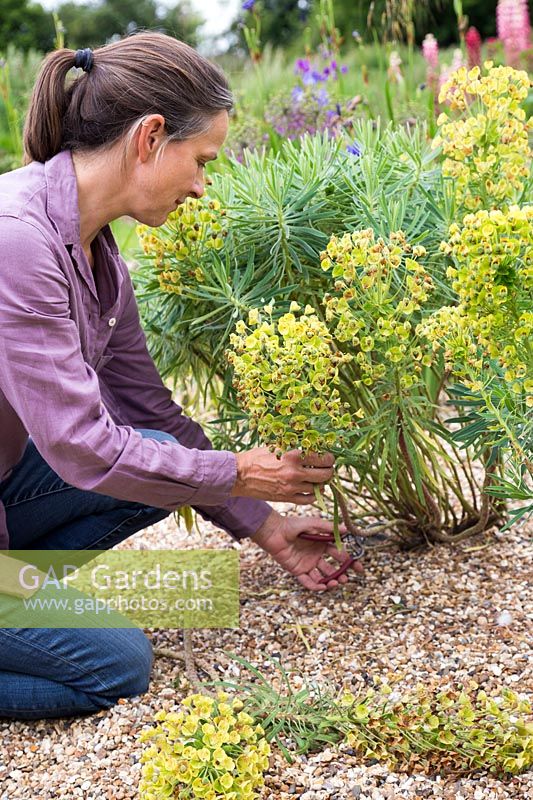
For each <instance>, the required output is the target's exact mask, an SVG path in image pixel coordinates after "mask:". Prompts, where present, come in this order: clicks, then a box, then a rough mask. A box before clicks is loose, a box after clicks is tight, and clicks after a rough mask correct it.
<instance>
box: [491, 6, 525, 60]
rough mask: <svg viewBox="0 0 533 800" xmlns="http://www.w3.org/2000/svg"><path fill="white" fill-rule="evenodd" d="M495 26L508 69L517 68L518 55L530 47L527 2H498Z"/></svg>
mask: <svg viewBox="0 0 533 800" xmlns="http://www.w3.org/2000/svg"><path fill="white" fill-rule="evenodd" d="M496 26H497V30H498V37H499V38H500V39H501V41H502V42H503V46H504V50H505V59H506V61H507V64H508V65H509V66H510V67H514V66H518V62H519V58H520V54H521V53H522V52H523V51H524V50H529V48H530V46H531V23H530V21H529V11H528V7H527V0H498V5H497V7H496Z"/></svg>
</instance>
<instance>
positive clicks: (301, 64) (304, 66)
mask: <svg viewBox="0 0 533 800" xmlns="http://www.w3.org/2000/svg"><path fill="white" fill-rule="evenodd" d="M310 69H311V64H310V63H309V59H308V58H299V59H298V60H297V62H296V66H295V67H294V71H295V72H296V73H298V72H301V73H302V74H303V75H305V73H306V72H309V70H310Z"/></svg>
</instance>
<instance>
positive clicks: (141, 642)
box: [0, 429, 176, 719]
mask: <svg viewBox="0 0 533 800" xmlns="http://www.w3.org/2000/svg"><path fill="white" fill-rule="evenodd" d="M139 433H141V434H142V436H144V437H147V438H152V439H157V440H158V441H163V440H173V441H176V440H175V439H174V437H173V436H171V435H170V434H168V433H164V432H162V431H154V430H144V429H143V430H139ZM0 498H1V499H2V502H3V503H4V505H5V508H6V517H7V525H8V529H9V533H10V549H12V550H25V549H31V550H94V549H98V550H105V549H108V548H111V547H113V546H114V545H116V544H118V542H121V541H122V540H123V539H126V538H127V537H128V536H131V535H132V534H133V533H136V532H137V531H139V530H142V529H143V528H146V527H147V526H148V525H152V524H154V523H155V522H159V521H160V520H162V519H164V518H165V517H167V516H168V515H169V514H170V513H171V512H169V511H166V510H165V509H162V508H155V507H151V506H145V505H142V504H140V503H132V502H128V501H126V500H117V499H115V498H113V497H109V496H107V495H104V494H97V493H96V492H85V491H82V490H81V489H76V488H75V487H73V486H70V485H69V484H67V483H65V482H64V481H63V480H61V478H60V477H59V476H58V475H57V474H56V473H55V472H54V471H53V470H52V469H51V468H50V467H49V466H48V464H47V463H46V461H44V460H43V458H42V457H41V456H40V454H39V453H38V451H37V449H36V447H35V445H34V444H33V442H32V441H31V439H30V440H29V441H28V445H27V448H26V451H25V453H24V455H23V457H22V459H21V461H20V462H19V463H18V464H17V465H16V467H15V468H14V470H13V472H12V473H11V475H10V476H9V478H7V480H5V481H3V482H2V483H0ZM89 560H90V559H89ZM152 661H153V653H152V647H151V644H150V642H149V640H148V638H147V637H146V636H145V635H144V633H143V632H142V631H141V630H139V629H138V628H127V627H125V628H108V629H105V628H103V629H99V628H78V629H70V628H55V629H54V628H41V629H39V628H0V717H9V718H11V719H43V718H45V717H69V716H78V715H82V714H93V713H96V712H97V711H100V710H101V709H103V708H109V707H110V706H112V705H114V704H115V703H116V701H117V700H118V699H119V698H120V697H130V696H131V695H138V694H142V693H143V692H145V691H146V690H147V688H148V682H149V677H150V671H151V667H152Z"/></svg>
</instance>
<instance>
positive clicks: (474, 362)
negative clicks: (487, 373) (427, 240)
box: [426, 205, 533, 403]
mask: <svg viewBox="0 0 533 800" xmlns="http://www.w3.org/2000/svg"><path fill="white" fill-rule="evenodd" d="M442 250H443V252H444V253H446V255H448V256H449V257H450V258H451V259H452V261H453V266H450V267H449V269H448V277H449V278H450V279H451V281H452V287H453V289H454V290H455V292H456V293H457V299H458V305H457V307H455V308H441V309H439V311H437V312H435V313H434V314H433V316H432V318H431V319H430V321H429V322H428V324H427V329H426V333H427V335H428V336H429V337H430V338H431V339H432V341H433V342H434V347H437V348H439V347H441V345H442V344H443V343H444V345H445V353H446V356H447V361H448V365H449V368H450V369H452V371H453V372H454V373H455V374H457V375H461V376H462V377H464V376H467V375H468V374H471V373H472V372H473V371H475V370H478V371H480V370H481V369H482V367H483V365H484V361H486V362H487V366H488V361H490V360H491V359H493V360H494V359H495V360H497V361H498V363H499V364H500V366H501V367H502V369H503V370H504V380H505V381H506V382H507V383H508V384H509V385H510V387H511V389H512V390H513V391H517V392H519V393H521V392H522V391H523V390H524V384H523V382H522V379H523V378H524V377H525V376H526V374H528V373H531V372H532V371H533V362H532V353H531V341H533V312H532V311H531V309H532V308H533V206H525V207H523V208H520V207H518V206H514V205H512V206H510V207H509V208H508V209H507V210H505V211H502V210H499V209H492V210H486V209H482V210H480V211H477V212H476V213H475V214H467V215H466V216H465V217H464V219H463V223H462V225H457V224H454V225H452V226H451V227H450V230H449V237H448V240H447V241H446V242H444V243H443V245H442ZM526 402H528V403H529V402H530V401H529V400H528V399H527V398H526Z"/></svg>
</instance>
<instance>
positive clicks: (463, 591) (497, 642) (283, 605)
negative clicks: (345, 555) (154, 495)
mask: <svg viewBox="0 0 533 800" xmlns="http://www.w3.org/2000/svg"><path fill="white" fill-rule="evenodd" d="M278 508H279V509H280V510H281V511H285V512H286V513H290V514H293V513H294V508H293V507H292V506H286V507H284V506H282V505H280V506H278ZM297 513H299V514H300V513H301V514H304V513H306V512H305V510H304V509H298V512H297ZM307 513H308V512H307ZM200 525H201V528H202V534H203V538H202V539H201V540H200V539H198V540H195V542H194V543H193V544H192V546H195V547H198V546H200V545H201V546H202V547H216V548H221V547H226V548H227V547H228V546H233V545H228V537H227V535H226V534H224V533H223V532H220V531H216V530H215V528H214V527H213V526H211V525H210V524H209V523H208V522H206V521H203V520H200ZM489 542H490V545H489V546H488V547H486V548H485V549H483V550H480V551H472V552H470V553H469V552H465V551H463V550H462V546H461V545H458V546H456V547H455V548H453V547H444V546H442V547H441V546H439V547H433V548H431V549H427V550H417V551H416V552H410V551H405V552H402V551H400V550H398V549H396V548H390V549H383V550H373V551H370V550H369V551H368V553H367V555H366V556H365V568H366V572H365V577H364V578H363V579H360V578H358V579H357V580H355V579H354V581H353V582H352V581H350V582H349V583H348V584H346V586H345V587H344V588H343V589H342V590H341V591H339V592H336V593H332V594H327V595H321V596H317V595H315V594H312V593H310V592H306V591H305V590H304V589H303V588H302V587H301V586H300V585H299V584H298V583H297V582H295V581H294V580H293V579H292V578H290V576H288V575H285V574H284V573H282V571H281V570H280V569H279V568H278V566H277V565H276V564H275V563H274V562H273V561H272V560H271V559H269V558H268V557H267V556H266V555H265V554H263V553H262V552H261V551H259V550H258V548H257V547H255V546H254V545H253V544H252V543H250V542H246V541H243V542H242V545H240V546H239V547H240V560H241V567H242V570H241V575H242V585H241V594H242V597H243V598H244V597H245V596H248V597H249V600H250V602H248V603H246V604H245V605H243V607H242V609H241V628H240V630H232V629H222V630H195V631H194V632H193V644H194V649H195V652H196V653H197V654H198V656H199V658H201V659H203V660H204V661H206V662H208V663H210V664H212V665H213V666H215V665H216V667H217V672H218V674H220V675H221V677H222V678H224V677H225V678H227V679H230V678H232V677H233V679H235V678H238V677H239V675H240V676H242V677H246V678H247V677H248V675H247V674H246V672H245V670H244V669H243V668H241V667H240V666H239V665H236V664H232V663H228V662H227V661H225V660H224V659H223V657H222V655H221V654H222V653H223V651H233V652H235V653H236V654H237V655H239V656H242V657H244V658H246V659H248V660H249V661H251V662H252V663H253V664H254V665H256V666H258V667H259V668H260V669H261V671H262V672H263V673H264V674H265V675H266V676H267V677H268V679H271V680H273V679H276V659H277V658H280V657H281V659H282V662H283V665H284V667H285V668H286V669H287V670H288V671H289V673H292V674H291V683H292V685H293V687H294V688H295V689H299V688H301V687H302V686H303V680H302V676H304V677H305V679H306V681H307V683H308V684H311V685H314V686H316V687H323V686H324V685H325V684H326V683H331V684H333V685H335V686H337V687H340V686H341V685H342V684H343V683H344V685H346V686H348V685H349V686H350V690H351V691H360V690H364V688H365V686H366V687H368V686H370V685H371V684H372V682H373V679H374V677H376V676H379V677H386V678H387V679H388V680H389V681H390V682H392V683H394V684H395V685H394V691H395V692H398V693H400V694H401V692H402V691H403V690H405V689H409V688H412V687H413V686H415V685H416V684H417V683H423V682H426V683H427V682H431V681H437V682H438V681H453V682H461V681H465V680H467V679H468V677H469V676H470V677H473V678H474V679H475V680H476V681H477V682H478V683H479V684H480V685H483V688H484V689H485V690H486V691H490V692H494V693H495V692H497V690H498V689H499V688H500V687H501V686H503V685H513V688H515V689H516V690H517V691H519V692H520V693H523V694H524V695H531V694H533V678H532V675H531V672H530V670H529V669H528V664H529V663H531V660H532V656H533V650H532V645H531V641H530V639H529V638H527V637H526V634H525V632H526V630H527V619H528V614H529V613H530V608H529V605H528V602H529V601H528V591H527V589H528V585H529V584H528V579H529V576H530V573H531V560H532V558H531V545H530V531H528V530H527V528H526V527H525V526H524V527H523V528H521V529H519V530H513V529H511V530H509V531H507V532H506V533H505V535H502V536H495V537H494V538H493V539H489ZM141 546H142V547H145V548H159V549H165V548H168V549H179V548H184V549H185V548H187V547H190V546H191V540H190V539H189V538H188V534H187V533H186V532H185V531H181V530H179V529H178V528H176V526H175V523H174V521H173V520H171V519H168V518H167V520H163V522H162V523H159V524H158V525H154V526H151V528H148V529H146V530H145V531H143V532H140V533H138V534H136V535H135V536H133V537H131V538H130V539H128V540H127V541H126V542H124V543H122V544H121V545H120V547H124V549H132V548H135V547H137V548H139V547H141ZM269 589H271V590H272V593H271V594H269V593H268V592H267V591H266V590H269ZM258 592H261V594H260V595H258ZM474 598H475V600H474ZM276 606H277V610H276V611H274V609H275V607H276ZM398 606H401V608H402V610H403V611H404V612H405V613H403V614H394V613H393V612H394V611H395V610H397V608H395V607H398ZM404 606H405V607H406V608H403V607H404ZM480 612H481V613H480ZM297 623H298V624H299V625H300V626H301V630H302V631H303V633H304V635H305V637H306V640H307V642H308V643H309V644H310V646H311V651H310V652H309V651H308V650H307V647H306V645H305V644H304V642H303V641H302V638H301V637H300V636H299V635H297V634H296V633H295V628H296V624H297ZM147 633H148V636H149V638H151V639H152V643H153V644H154V645H159V646H162V647H165V646H166V647H174V648H176V649H178V650H179V649H180V648H181V634H180V632H179V631H161V630H158V631H148V632H147ZM280 654H281V655H280ZM439 672H440V673H441V675H440V676H439ZM348 673H351V675H350V676H348ZM347 676H348V677H347ZM176 678H180V679H182V684H180V688H174V686H173V685H172V684H173V681H174V680H175V679H176ZM188 691H189V689H188V686H187V683H186V681H185V678H184V676H183V670H182V667H181V664H180V663H179V662H173V661H170V660H169V659H159V658H156V661H155V665H154V671H153V674H152V681H151V685H150V688H149V691H148V692H147V693H146V694H144V695H142V696H140V697H135V698H126V699H125V700H124V701H123V702H121V703H120V704H117V705H116V706H114V707H112V708H111V709H109V710H107V711H102V712H99V713H98V714H94V715H91V716H87V717H82V718H79V719H74V720H68V719H61V720H36V721H31V722H27V723H26V722H24V721H9V720H1V721H0V754H1V755H0V800H55V799H56V798H62V799H64V800H74V799H75V798H76V800H77V798H82V800H138V783H139V776H140V771H141V766H142V765H141V763H140V761H139V759H140V755H141V753H142V745H141V744H140V743H139V742H138V734H139V732H140V731H141V730H143V729H144V728H147V727H149V726H151V725H152V723H153V717H154V714H155V713H156V712H157V711H158V710H160V709H162V708H166V709H175V708H176V707H178V705H179V701H180V698H181V697H183V696H184V694H186V693H188ZM266 779H267V788H266V789H265V792H264V793H263V795H262V796H261V798H258V800H290V798H301V800H354V799H355V800H416V798H431V797H437V798H440V800H529V799H530V798H532V800H533V772H531V771H530V772H528V773H525V774H523V775H519V776H516V777H514V778H513V779H512V780H507V781H505V782H502V781H499V780H498V779H497V778H495V777H494V776H492V775H489V774H488V773H480V772H479V771H478V772H476V774H473V775H471V776H467V777H463V778H461V779H460V780H457V779H455V778H451V777H441V776H433V777H432V778H430V777H428V776H425V775H421V774H418V773H414V774H405V773H403V772H394V771H393V770H391V769H389V768H388V767H386V766H385V765H384V764H382V763H379V762H374V763H372V762H371V761H366V762H363V761H362V760H361V759H360V758H359V757H358V756H357V754H356V753H355V752H354V751H353V750H351V749H350V748H348V747H345V746H344V747H342V748H341V749H339V748H337V747H328V748H325V749H324V750H323V751H322V752H321V753H315V754H309V755H308V756H307V757H306V756H298V757H296V758H295V761H294V763H293V764H288V763H287V762H286V761H285V760H284V759H283V758H282V757H281V755H280V754H279V753H277V754H276V755H275V757H274V758H273V760H272V767H271V769H270V771H269V773H268V774H267V776H266Z"/></svg>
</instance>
